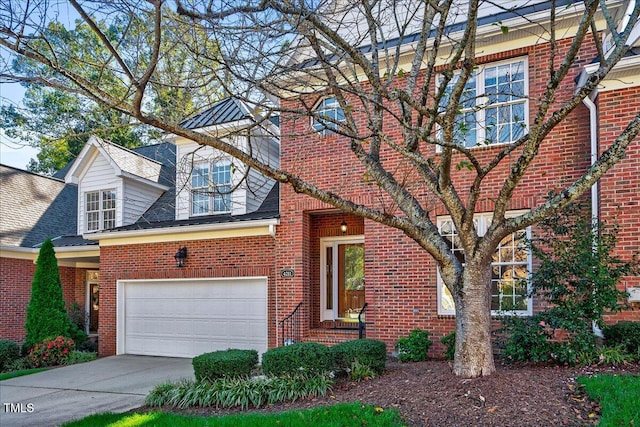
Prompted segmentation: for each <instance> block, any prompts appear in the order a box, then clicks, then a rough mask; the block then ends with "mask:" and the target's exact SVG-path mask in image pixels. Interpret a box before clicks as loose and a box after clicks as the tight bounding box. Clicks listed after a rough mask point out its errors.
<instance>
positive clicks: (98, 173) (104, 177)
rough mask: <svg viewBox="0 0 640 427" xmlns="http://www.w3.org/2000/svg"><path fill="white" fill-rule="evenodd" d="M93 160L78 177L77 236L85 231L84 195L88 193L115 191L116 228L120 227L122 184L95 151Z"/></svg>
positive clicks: (109, 165) (105, 160)
mask: <svg viewBox="0 0 640 427" xmlns="http://www.w3.org/2000/svg"><path fill="white" fill-rule="evenodd" d="M96 154H97V155H95V154H94V156H95V157H94V159H93V160H92V161H91V162H89V165H88V167H87V168H86V172H85V173H84V174H83V175H82V176H81V177H80V182H79V185H78V234H82V233H84V232H86V231H87V228H86V225H85V208H86V203H85V194H86V193H87V192H89V191H98V190H115V191H116V226H120V225H122V206H123V197H122V195H123V183H122V178H120V177H117V176H116V174H115V171H114V169H113V167H112V165H111V164H110V163H109V161H108V160H107V159H105V158H104V157H103V156H102V155H101V154H98V153H97V151H96Z"/></svg>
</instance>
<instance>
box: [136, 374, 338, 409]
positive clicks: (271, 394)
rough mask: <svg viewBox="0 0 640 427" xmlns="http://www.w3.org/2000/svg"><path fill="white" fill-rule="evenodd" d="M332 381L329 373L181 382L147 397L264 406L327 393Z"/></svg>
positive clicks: (162, 401)
mask: <svg viewBox="0 0 640 427" xmlns="http://www.w3.org/2000/svg"><path fill="white" fill-rule="evenodd" d="M331 385H332V380H331V379H330V378H328V377H327V376H325V375H294V376H290V375H285V376H282V377H272V378H267V377H261V378H218V379H216V380H213V381H202V382H193V381H184V380H183V381H180V382H177V383H164V384H160V385H158V386H156V387H155V388H154V389H153V390H151V393H149V395H148V396H147V397H146V403H147V404H148V405H150V406H164V405H171V406H175V407H178V408H188V407H192V406H216V407H223V408H228V407H233V406H240V407H241V408H243V409H246V408H248V407H249V406H253V407H256V408H258V407H260V406H264V405H267V404H273V403H277V402H282V401H295V400H297V399H303V398H307V397H312V396H325V395H326V393H327V390H329V389H330V388H331Z"/></svg>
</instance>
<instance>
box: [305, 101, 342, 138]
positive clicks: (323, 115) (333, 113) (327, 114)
mask: <svg viewBox="0 0 640 427" xmlns="http://www.w3.org/2000/svg"><path fill="white" fill-rule="evenodd" d="M344 121H345V116H344V111H342V108H340V104H339V103H338V100H337V99H336V98H335V97H329V98H324V99H323V100H322V101H320V102H319V103H318V105H316V108H315V109H314V116H313V120H312V126H313V129H314V130H315V131H316V132H319V133H321V134H322V135H328V134H330V133H332V132H333V131H334V130H336V129H337V128H338V124H339V123H342V122H344Z"/></svg>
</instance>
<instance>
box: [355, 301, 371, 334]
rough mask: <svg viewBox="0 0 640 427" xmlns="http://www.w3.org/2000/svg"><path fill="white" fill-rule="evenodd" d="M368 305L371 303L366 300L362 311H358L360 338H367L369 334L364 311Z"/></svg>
mask: <svg viewBox="0 0 640 427" xmlns="http://www.w3.org/2000/svg"><path fill="white" fill-rule="evenodd" d="M368 305H369V303H367V302H365V303H364V305H363V306H362V309H361V310H360V313H358V338H360V339H362V338H366V336H367V331H366V329H367V324H366V322H365V320H366V319H365V314H364V311H365V310H366V309H367V306H368Z"/></svg>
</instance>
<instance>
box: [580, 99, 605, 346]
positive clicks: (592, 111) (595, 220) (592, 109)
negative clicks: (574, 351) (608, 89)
mask: <svg viewBox="0 0 640 427" xmlns="http://www.w3.org/2000/svg"><path fill="white" fill-rule="evenodd" d="M592 96H593V97H594V98H595V97H596V96H597V92H596V91H594V92H592V93H591V95H589V96H587V97H585V98H584V99H583V100H582V102H583V103H584V105H585V106H586V107H587V108H588V109H589V139H590V141H591V166H593V165H594V163H595V162H596V160H598V109H597V107H596V104H595V103H594V102H593V99H592V98H591V97H592ZM599 195H600V193H599V185H598V181H596V182H594V183H593V185H592V186H591V225H592V227H596V226H597V225H598V224H599V223H600V206H599V203H598V202H599ZM593 245H594V246H593V250H594V251H595V250H596V249H597V248H596V245H597V241H596V240H595V238H594V241H593ZM591 328H592V330H593V334H594V335H595V336H597V337H599V338H604V334H603V333H602V329H600V328H599V327H598V325H597V324H596V322H592V324H591Z"/></svg>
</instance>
